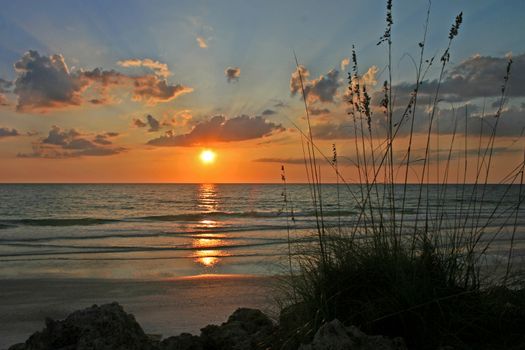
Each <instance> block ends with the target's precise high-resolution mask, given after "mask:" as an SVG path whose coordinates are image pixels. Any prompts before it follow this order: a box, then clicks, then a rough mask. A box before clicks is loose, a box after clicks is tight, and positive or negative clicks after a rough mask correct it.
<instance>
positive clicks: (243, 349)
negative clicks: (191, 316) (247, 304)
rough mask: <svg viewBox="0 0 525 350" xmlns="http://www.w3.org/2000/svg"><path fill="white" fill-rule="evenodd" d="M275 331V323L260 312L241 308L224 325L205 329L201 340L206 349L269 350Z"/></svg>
mask: <svg viewBox="0 0 525 350" xmlns="http://www.w3.org/2000/svg"><path fill="white" fill-rule="evenodd" d="M274 330H275V326H274V324H273V322H272V321H271V320H270V319H269V318H268V316H266V315H265V314H263V313H262V312H261V311H260V310H255V309H246V308H240V309H237V310H236V311H235V312H234V313H233V314H232V315H231V316H230V317H229V318H228V321H226V322H225V323H223V324H222V325H220V326H216V325H210V326H206V327H204V328H203V329H202V330H201V339H202V341H203V343H204V348H205V349H217V350H223V349H224V350H226V349H228V350H252V349H253V350H256V349H267V348H269V347H270V345H271V342H272V335H273V333H274Z"/></svg>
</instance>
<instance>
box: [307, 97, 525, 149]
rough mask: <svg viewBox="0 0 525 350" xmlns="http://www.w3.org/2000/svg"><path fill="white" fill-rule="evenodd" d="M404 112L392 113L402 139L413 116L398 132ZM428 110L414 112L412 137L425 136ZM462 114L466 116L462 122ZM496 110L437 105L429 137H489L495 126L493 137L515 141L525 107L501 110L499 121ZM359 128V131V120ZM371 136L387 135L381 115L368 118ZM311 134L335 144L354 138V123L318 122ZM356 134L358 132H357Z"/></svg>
mask: <svg viewBox="0 0 525 350" xmlns="http://www.w3.org/2000/svg"><path fill="white" fill-rule="evenodd" d="M404 112H405V108H396V109H395V110H394V121H395V125H394V129H395V130H397V132H396V135H397V137H403V136H406V135H408V134H409V133H410V127H411V118H412V114H408V115H407V116H405V118H404V119H403V121H402V123H401V125H400V127H399V129H398V127H397V124H398V123H399V121H400V119H401V117H402V116H403V113H404ZM430 112H431V110H430V109H429V107H428V106H419V107H417V109H416V112H415V119H414V133H415V134H426V133H427V132H428V130H429V126H430V117H429V113H430ZM465 113H466V115H467V117H466V119H465ZM496 113H497V110H495V109H491V110H488V109H487V110H486V111H485V112H483V109H482V108H481V107H479V106H478V105H476V104H466V105H465V104H464V105H458V106H456V107H455V108H452V106H451V105H450V104H445V103H440V104H438V107H437V109H436V112H435V116H434V124H433V125H432V133H434V134H437V133H439V134H442V135H447V134H448V135H450V134H452V133H454V130H455V132H456V134H458V135H464V134H467V135H470V136H479V135H480V134H482V135H485V136H489V135H490V134H491V133H492V130H493V128H494V127H495V126H496V121H497V124H498V125H497V129H496V136H498V137H518V136H521V135H522V134H523V131H524V130H525V106H521V105H518V106H516V105H513V106H510V107H508V108H503V109H502V111H501V114H500V116H499V117H496ZM357 122H358V128H360V123H359V120H358V121H357ZM371 125H372V136H373V137H374V138H384V137H386V134H387V122H386V117H385V115H384V114H383V113H376V114H374V115H372V118H371ZM364 128H365V131H364V132H365V133H366V134H368V129H367V125H366V122H364ZM312 134H313V137H314V138H316V139H322V140H336V139H352V138H354V136H355V133H354V123H353V121H351V120H345V121H339V122H337V121H320V122H318V123H316V124H314V125H312ZM358 134H360V131H359V130H358Z"/></svg>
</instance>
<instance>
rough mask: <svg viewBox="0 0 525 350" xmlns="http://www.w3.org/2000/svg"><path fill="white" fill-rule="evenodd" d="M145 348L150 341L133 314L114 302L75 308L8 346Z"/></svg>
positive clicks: (24, 349)
mask: <svg viewBox="0 0 525 350" xmlns="http://www.w3.org/2000/svg"><path fill="white" fill-rule="evenodd" d="M51 349H53V350H55V349H60V350H149V349H153V345H152V343H151V341H150V339H149V338H148V336H147V335H146V334H145V333H144V331H143V330H142V328H141V327H140V325H139V324H138V323H137V321H135V318H134V317H133V315H131V314H128V313H126V312H125V311H124V309H123V308H122V306H120V305H119V304H117V303H112V304H106V305H102V306H97V305H93V306H92V307H90V308H87V309H84V310H80V311H75V312H73V313H72V314H70V315H69V316H68V317H67V318H66V319H65V320H62V321H55V320H52V319H47V320H46V327H45V328H44V329H43V330H42V331H40V332H36V333H34V334H33V335H32V336H30V337H29V339H27V341H26V342H25V343H23V344H17V345H14V346H12V347H10V348H9V350H51Z"/></svg>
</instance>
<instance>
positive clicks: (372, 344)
mask: <svg viewBox="0 0 525 350" xmlns="http://www.w3.org/2000/svg"><path fill="white" fill-rule="evenodd" d="M299 350H406V346H405V343H404V341H403V339H401V338H395V339H389V338H386V337H383V336H380V335H375V336H370V335H366V334H365V333H363V332H361V331H360V330H359V329H358V328H357V327H354V326H350V327H345V326H344V325H343V324H342V323H341V322H339V320H337V319H335V320H332V321H331V322H328V323H326V324H324V325H323V326H321V328H319V330H318V331H317V333H315V336H314V339H313V341H312V342H311V343H310V344H308V345H301V346H300V347H299Z"/></svg>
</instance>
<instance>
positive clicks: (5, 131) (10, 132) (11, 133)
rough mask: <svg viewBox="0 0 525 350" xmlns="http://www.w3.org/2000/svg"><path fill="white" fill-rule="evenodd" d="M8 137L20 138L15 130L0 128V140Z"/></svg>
mask: <svg viewBox="0 0 525 350" xmlns="http://www.w3.org/2000/svg"><path fill="white" fill-rule="evenodd" d="M8 136H20V133H19V132H18V130H16V129H9V128H5V127H1V128H0V138H3V137H8Z"/></svg>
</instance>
